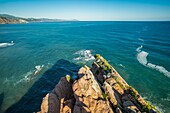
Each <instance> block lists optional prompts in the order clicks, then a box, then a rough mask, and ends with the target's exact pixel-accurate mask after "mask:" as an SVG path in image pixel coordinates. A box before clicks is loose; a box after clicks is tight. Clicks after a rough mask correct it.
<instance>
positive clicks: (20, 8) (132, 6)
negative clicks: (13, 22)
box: [0, 0, 170, 21]
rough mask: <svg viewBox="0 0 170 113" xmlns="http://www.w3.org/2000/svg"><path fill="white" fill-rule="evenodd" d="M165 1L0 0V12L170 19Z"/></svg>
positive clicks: (99, 18)
mask: <svg viewBox="0 0 170 113" xmlns="http://www.w3.org/2000/svg"><path fill="white" fill-rule="evenodd" d="M169 12H170V1H167V0H157V1H154V0H137V1H133V0H124V1H123V0H114V1H113V0H108V1H104V0H99V1H97V0H92V1H89V0H86V1H84V0H81V1H78V0H70V1H67V0H62V1H53V0H51V1H47V0H25V1H22V0H0V14H9V15H14V16H17V17H23V18H51V19H66V20H70V19H77V20H80V21H170V14H169Z"/></svg>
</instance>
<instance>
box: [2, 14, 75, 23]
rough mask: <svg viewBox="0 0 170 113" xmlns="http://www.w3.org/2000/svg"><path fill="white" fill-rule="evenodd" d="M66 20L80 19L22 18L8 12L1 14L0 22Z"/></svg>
mask: <svg viewBox="0 0 170 113" xmlns="http://www.w3.org/2000/svg"><path fill="white" fill-rule="evenodd" d="M64 21H78V20H76V19H72V20H65V19H49V18H21V17H16V16H12V15H8V14H0V24H17V23H29V22H64Z"/></svg>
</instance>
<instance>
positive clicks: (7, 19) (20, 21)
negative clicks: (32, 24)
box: [0, 17, 28, 24]
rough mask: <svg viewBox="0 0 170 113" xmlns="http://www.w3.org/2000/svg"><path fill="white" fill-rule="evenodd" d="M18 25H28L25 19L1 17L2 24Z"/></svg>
mask: <svg viewBox="0 0 170 113" xmlns="http://www.w3.org/2000/svg"><path fill="white" fill-rule="evenodd" d="M16 23H28V22H27V21H26V20H23V19H11V18H6V17H0V24H16Z"/></svg>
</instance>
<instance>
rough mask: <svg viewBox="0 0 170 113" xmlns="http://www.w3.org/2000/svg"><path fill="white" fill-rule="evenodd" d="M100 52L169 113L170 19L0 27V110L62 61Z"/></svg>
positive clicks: (84, 59) (83, 59)
mask: <svg viewBox="0 0 170 113" xmlns="http://www.w3.org/2000/svg"><path fill="white" fill-rule="evenodd" d="M11 41H13V42H11ZM96 53H99V54H101V55H102V56H103V57H105V58H106V59H107V60H108V61H109V62H110V64H112V65H113V67H114V68H115V69H116V70H117V71H118V72H119V73H120V74H121V76H122V77H123V78H124V79H125V80H126V81H127V82H128V83H129V84H130V85H132V86H133V87H135V88H136V89H137V90H138V91H139V93H140V94H141V95H142V96H143V97H144V98H145V99H146V100H148V101H150V102H151V103H154V105H156V106H157V107H158V108H159V109H160V110H161V111H162V112H165V113H168V111H170V108H169V105H170V22H61V23H29V24H6V25H0V64H1V65H0V94H1V98H2V99H1V100H2V101H1V102H0V104H1V105H0V106H1V109H0V112H4V111H5V110H6V109H7V108H9V107H11V106H12V105H13V104H14V103H16V102H18V101H19V100H20V99H21V98H22V97H23V95H25V94H27V92H28V90H29V89H30V88H31V87H32V86H33V85H34V84H35V81H37V80H39V79H40V78H42V75H43V74H44V73H45V72H47V70H49V69H50V68H51V67H52V66H54V64H55V63H56V62H57V61H58V60H60V59H64V60H67V61H70V62H73V63H75V64H76V65H78V66H81V65H83V64H85V63H87V64H88V65H90V64H91V63H92V62H93V60H94V57H93V56H92V55H94V54H96ZM64 64H65V63H61V65H60V66H62V65H64ZM70 67H71V66H70ZM59 75H60V76H56V78H58V79H59V78H60V77H61V76H64V75H61V74H59ZM48 76H49V78H50V74H49V75H48ZM41 84H42V85H44V89H45V87H48V86H47V85H45V84H43V83H41ZM42 85H41V86H42ZM34 90H35V92H36V90H37V92H38V90H39V89H34ZM43 91H44V90H43ZM43 91H42V92H43ZM30 96H32V97H34V93H32V95H30ZM33 99H34V98H33ZM29 102H30V101H29ZM33 102H34V101H33ZM33 102H32V103H33ZM30 103H31V102H30ZM33 104H36V103H33ZM11 109H18V108H17V107H12V108H11ZM30 111H31V110H30ZM27 112H29V109H28V111H27Z"/></svg>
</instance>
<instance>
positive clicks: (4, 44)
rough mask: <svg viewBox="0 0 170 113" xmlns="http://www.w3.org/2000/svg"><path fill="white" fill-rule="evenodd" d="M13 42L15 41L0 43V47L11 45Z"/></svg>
mask: <svg viewBox="0 0 170 113" xmlns="http://www.w3.org/2000/svg"><path fill="white" fill-rule="evenodd" d="M14 44H15V43H14V42H13V41H11V43H0V48H3V47H8V46H13V45H14Z"/></svg>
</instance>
